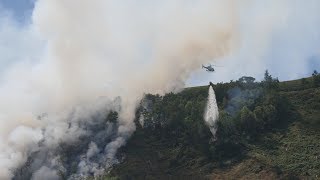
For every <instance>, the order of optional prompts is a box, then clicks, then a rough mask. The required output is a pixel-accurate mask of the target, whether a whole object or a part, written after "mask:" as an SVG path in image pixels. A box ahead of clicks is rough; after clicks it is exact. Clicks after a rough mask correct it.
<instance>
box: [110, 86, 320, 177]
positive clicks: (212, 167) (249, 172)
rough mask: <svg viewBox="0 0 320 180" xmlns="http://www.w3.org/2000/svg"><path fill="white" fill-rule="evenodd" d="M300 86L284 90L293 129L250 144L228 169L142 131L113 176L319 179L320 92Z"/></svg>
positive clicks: (172, 141) (175, 139)
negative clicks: (290, 104) (240, 157)
mask: <svg viewBox="0 0 320 180" xmlns="http://www.w3.org/2000/svg"><path fill="white" fill-rule="evenodd" d="M300 84H301V81H300V80H296V81H290V82H283V83H281V86H280V88H281V89H282V90H283V92H282V93H283V94H284V95H286V96H287V97H288V98H289V100H290V102H291V103H292V104H293V109H292V111H293V112H295V113H294V115H293V116H292V119H290V123H289V124H287V125H285V126H283V127H279V128H277V129H274V130H273V131H272V132H269V133H267V134H264V135H263V136H261V137H260V138H259V140H258V141H256V142H254V143H251V144H250V145H249V146H248V147H247V148H248V149H247V152H248V153H247V154H246V156H245V157H244V158H243V159H241V160H237V161H227V162H224V163H223V165H221V164H219V163H218V162H208V160H207V159H206V158H205V156H204V155H203V154H201V153H200V152H199V151H197V150H195V149H193V148H192V147H185V146H180V145H179V140H178V139H179V137H175V136H172V137H162V136H160V135H159V136H158V135H157V134H161V132H154V133H155V135H152V136H146V135H145V134H144V132H143V131H139V130H137V131H136V133H135V134H134V136H133V137H132V138H131V139H130V141H129V142H128V144H127V146H126V147H124V148H123V149H122V153H124V154H125V155H126V159H125V161H124V162H123V163H121V164H120V165H118V166H116V167H115V168H114V169H113V170H112V172H111V175H112V176H118V177H120V178H121V179H131V178H133V179H168V178H171V179H182V178H184V177H188V178H190V177H193V178H197V179H208V178H209V179H211V178H212V179H279V178H285V179H287V178H292V177H296V178H312V179H317V177H318V178H319V177H320V132H319V130H320V127H319V125H320V88H309V89H306V90H301V89H302V88H300V87H299V85H300ZM199 88H201V89H202V88H203V87H199ZM189 90H197V88H191V89H189ZM159 137H162V138H159Z"/></svg>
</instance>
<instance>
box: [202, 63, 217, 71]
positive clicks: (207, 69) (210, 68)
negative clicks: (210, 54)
mask: <svg viewBox="0 0 320 180" xmlns="http://www.w3.org/2000/svg"><path fill="white" fill-rule="evenodd" d="M212 66H213V65H211V64H210V65H209V66H204V65H202V68H205V69H206V71H208V72H214V71H215V70H214V68H213V67H212Z"/></svg>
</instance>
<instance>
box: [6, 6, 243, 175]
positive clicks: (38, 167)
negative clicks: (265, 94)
mask: <svg viewBox="0 0 320 180" xmlns="http://www.w3.org/2000/svg"><path fill="white" fill-rule="evenodd" d="M236 13H237V9H236V6H235V4H234V2H233V1H232V0H223V1H218V0H215V1H212V0H202V1H182V0H177V1H171V0H165V1H159V2H151V1H145V0H143V1H138V2H133V1H129V0H124V1H115V0H107V1H102V0H92V1H87V0H70V1H64V0H40V1H37V2H36V5H35V9H34V12H33V23H32V24H31V25H30V26H29V27H27V28H26V29H27V31H28V32H29V31H30V34H36V35H35V37H37V38H38V37H41V38H39V43H38V44H36V45H35V46H36V47H37V48H39V49H38V50H39V51H41V52H40V53H37V54H36V55H34V56H30V58H32V59H31V60H25V59H21V60H20V61H19V62H18V63H12V64H11V65H10V66H9V67H10V68H8V69H6V71H5V72H4V73H3V76H2V80H1V85H0V98H1V102H0V107H1V108H0V109H1V110H0V179H10V178H13V177H14V178H15V179H24V178H32V179H42V178H43V177H49V178H51V179H58V175H59V174H61V173H62V174H67V175H68V176H69V177H71V178H77V177H78V176H81V175H92V174H94V175H99V174H101V172H102V171H103V170H104V169H106V168H108V167H110V165H112V164H113V163H116V159H114V156H115V153H116V151H117V149H118V148H119V147H121V146H122V145H124V144H125V141H126V140H127V138H128V137H130V135H131V134H132V133H133V131H134V130H135V125H134V123H133V120H134V113H135V108H136V105H137V103H138V102H139V100H140V99H141V97H142V96H143V94H144V93H146V92H148V93H165V92H168V91H177V90H179V89H181V88H182V87H183V85H184V81H185V80H186V79H187V78H188V77H189V75H190V73H191V72H193V71H194V70H195V69H197V68H198V67H199V65H200V64H201V63H205V62H208V61H209V60H212V59H214V58H217V57H221V56H223V55H225V54H226V53H228V52H229V51H230V49H231V48H232V46H234V44H235V41H236V36H237V34H236V22H237V21H236ZM13 27H15V26H13ZM17 28H18V27H17ZM16 34H25V33H24V32H19V31H18V32H17V33H16ZM27 35H28V34H27ZM26 37H30V36H26ZM32 37H33V35H32ZM41 39H42V40H43V41H41ZM30 45H31V44H30ZM42 45H44V46H42ZM26 46H28V45H26ZM17 53H19V52H17ZM22 58H25V57H22ZM111 110H113V111H117V112H119V122H118V123H111V124H108V123H107V124H106V123H105V122H104V121H103V120H104V119H105V118H106V114H107V112H109V111H111ZM97 128H98V129H97ZM101 140H104V141H103V142H100V141H101ZM79 141H80V142H81V143H80V142H79ZM84 142H86V143H84ZM79 143H80V144H81V145H83V146H80V147H77V148H79V149H77V148H75V147H72V144H79ZM64 144H67V145H68V146H66V147H65V145H64ZM69 146H71V147H69ZM61 149H64V150H61ZM70 149H71V150H73V151H75V152H74V153H71V154H68V153H67V154H68V155H69V156H72V155H75V154H77V153H78V154H79V157H74V158H73V159H72V160H73V161H74V162H78V164H76V168H77V170H76V174H75V175H72V174H68V173H70V172H67V171H68V170H69V169H71V165H70V164H68V163H66V162H65V161H63V160H61V157H62V156H63V155H65V154H66V152H68V150H70ZM80 155H81V156H80ZM74 162H72V163H74ZM70 163H71V162H70ZM25 164H26V165H25ZM69 166H70V167H69Z"/></svg>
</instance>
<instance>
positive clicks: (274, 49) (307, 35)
mask: <svg viewBox="0 0 320 180" xmlns="http://www.w3.org/2000/svg"><path fill="white" fill-rule="evenodd" d="M257 4H258V3H257ZM33 6H34V0H0V7H1V8H2V9H5V10H6V12H10V14H11V16H12V17H13V18H14V19H15V21H16V22H18V24H26V23H27V22H30V19H31V14H32V9H33ZM259 6H261V3H259V5H257V7H255V9H259V8H261V7H259ZM1 8H0V10H1ZM299 11H300V10H299ZM0 13H1V12H0ZM252 13H253V15H255V16H259V14H256V13H257V12H255V11H253V12H252ZM305 14H306V15H307V16H303V15H305ZM249 15H250V12H249ZM292 16H297V17H292V18H291V19H290V20H288V23H287V24H284V25H283V24H281V27H282V28H283V29H282V30H279V31H276V33H272V35H271V36H268V37H267V38H268V41H270V42H269V43H268V45H269V46H270V47H269V48H268V51H267V52H264V53H260V54H259V53H256V52H255V51H259V50H260V49H254V47H255V45H256V44H259V42H258V40H257V41H255V38H256V37H255V36H257V37H259V36H260V35H259V34H258V35H256V34H257V33H256V31H255V29H256V28H260V27H256V26H255V22H249V23H248V24H246V25H245V26H244V28H243V31H244V32H245V31H248V32H246V33H244V36H248V37H251V36H252V37H251V39H249V40H250V41H247V40H246V41H245V42H244V43H243V44H242V45H241V48H240V49H241V50H239V51H238V52H235V53H233V54H232V55H230V56H229V57H226V58H223V59H222V60H218V61H217V62H216V61H215V62H213V61H212V63H213V64H218V65H220V66H223V67H222V68H216V70H217V72H215V73H207V72H205V71H203V70H201V68H200V67H199V71H197V72H195V73H194V74H193V75H192V77H191V78H190V79H189V80H188V82H187V84H188V85H201V84H205V83H206V82H208V81H213V82H221V81H224V82H226V81H229V80H230V79H237V78H238V77H241V76H243V75H251V76H254V77H256V78H257V79H258V80H260V79H261V78H262V77H263V73H264V70H265V69H269V71H270V72H271V74H273V75H274V76H276V77H279V79H280V80H290V79H295V78H299V77H306V76H309V75H310V74H311V73H312V71H313V70H318V71H320V18H319V17H317V16H318V14H317V13H315V14H312V12H311V13H310V14H308V13H305V12H300V13H293V15H292ZM244 18H246V17H244ZM250 21H251V20H250ZM290 21H292V22H290ZM244 22H245V20H244ZM250 23H251V24H250ZM317 23H318V24H317ZM276 25H278V24H276ZM279 26H280V25H279ZM257 32H259V31H257ZM259 38H260V37H259ZM245 39H246V38H245ZM259 40H261V39H259ZM262 40H263V39H262ZM253 52H255V53H253ZM257 58H259V59H261V61H260V60H259V63H257V61H254V59H257ZM298 59H299V60H298ZM239 62H240V63H239Z"/></svg>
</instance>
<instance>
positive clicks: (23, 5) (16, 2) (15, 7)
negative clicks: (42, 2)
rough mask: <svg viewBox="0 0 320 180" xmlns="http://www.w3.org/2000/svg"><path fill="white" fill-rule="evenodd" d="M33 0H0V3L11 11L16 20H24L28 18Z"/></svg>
mask: <svg viewBox="0 0 320 180" xmlns="http://www.w3.org/2000/svg"><path fill="white" fill-rule="evenodd" d="M33 2H34V1H33V0H0V5H1V6H2V7H3V8H4V9H6V10H8V11H10V12H11V13H13V16H14V18H15V19H16V20H17V21H20V22H25V21H26V20H28V19H30V15H31V12H32V9H33V5H34V3H33Z"/></svg>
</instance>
